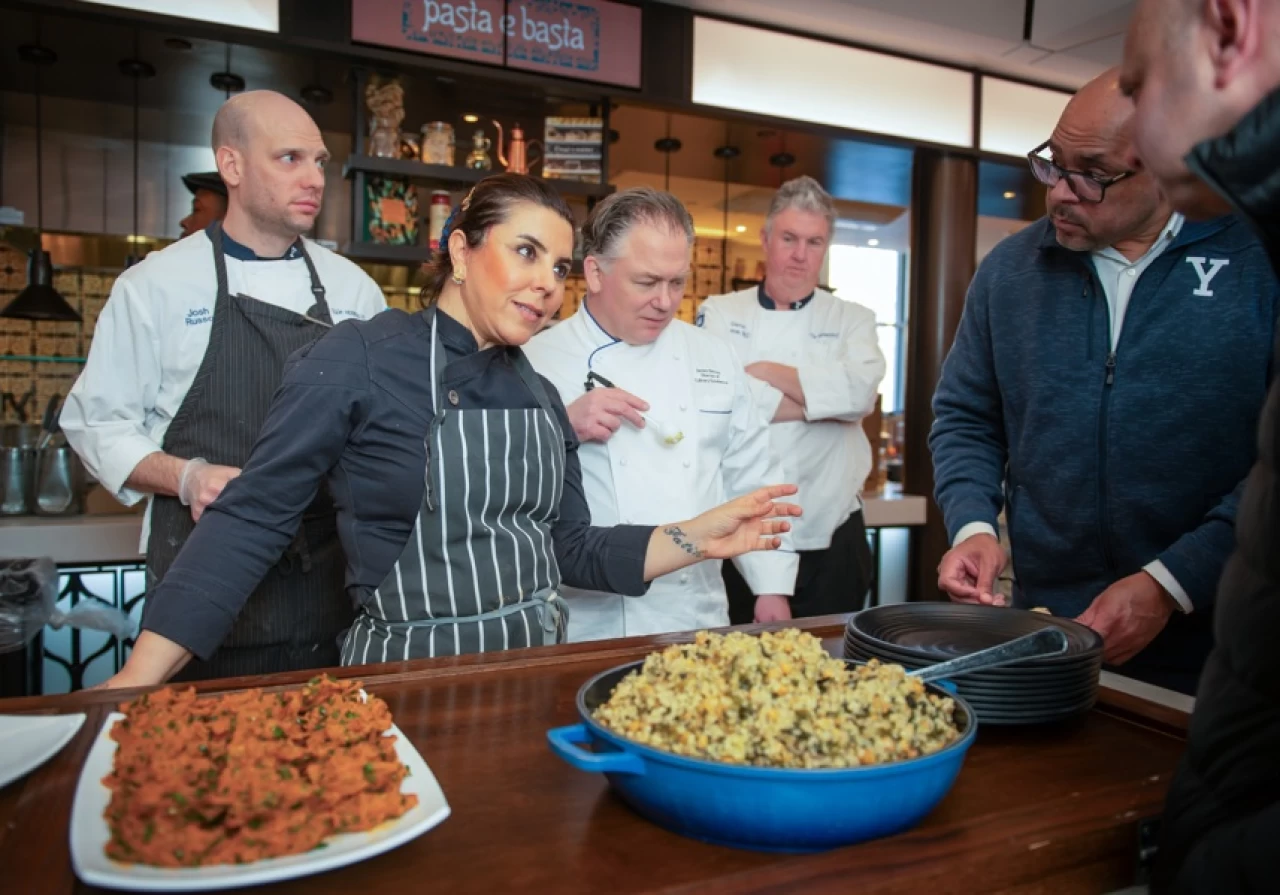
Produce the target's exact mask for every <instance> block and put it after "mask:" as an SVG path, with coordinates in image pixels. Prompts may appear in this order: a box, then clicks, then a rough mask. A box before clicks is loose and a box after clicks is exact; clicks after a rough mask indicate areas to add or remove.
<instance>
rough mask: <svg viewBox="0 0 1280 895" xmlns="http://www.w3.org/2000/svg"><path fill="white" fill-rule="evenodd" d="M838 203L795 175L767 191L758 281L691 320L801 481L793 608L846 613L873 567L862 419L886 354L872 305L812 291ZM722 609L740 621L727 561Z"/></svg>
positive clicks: (740, 602) (742, 612) (788, 470)
mask: <svg viewBox="0 0 1280 895" xmlns="http://www.w3.org/2000/svg"><path fill="white" fill-rule="evenodd" d="M835 221H836V208H835V203H834V202H832V200H831V196H829V195H828V194H827V192H826V190H824V189H823V188H822V187H821V186H820V185H819V184H818V182H817V181H815V180H814V179H813V178H811V177H798V178H796V179H795V180H790V181H788V182H786V183H784V184H783V185H782V186H781V188H779V190H778V192H777V193H776V194H775V195H774V198H773V202H772V204H771V205H770V208H769V213H768V216H767V217H766V219H765V224H764V229H763V231H762V233H761V240H762V243H763V246H764V253H765V279H764V282H763V283H762V284H760V285H759V286H758V287H754V288H751V289H746V290H743V291H741V292H736V293H733V294H731V295H721V296H715V297H712V298H708V299H707V300H706V301H705V302H703V303H702V306H701V308H699V311H698V325H699V326H701V327H702V328H704V329H705V330H706V331H707V332H710V333H712V334H714V335H717V336H720V337H721V338H723V339H724V340H725V341H727V342H728V343H729V344H730V345H731V346H732V347H733V349H734V351H735V352H736V353H737V355H738V358H739V359H740V360H741V362H742V363H743V364H745V365H746V371H747V373H748V374H749V376H750V377H751V379H752V383H753V385H752V390H753V393H754V395H755V397H756V400H757V406H758V408H759V409H760V411H761V413H762V414H763V415H764V416H765V417H766V418H767V419H769V420H771V421H772V423H773V425H772V426H771V427H770V429H771V432H770V436H771V438H772V440H773V445H774V449H775V450H776V451H777V453H778V455H779V456H780V457H781V458H782V463H783V469H784V471H785V475H784V477H783V479H782V480H785V481H788V482H794V483H796V484H797V485H799V487H800V492H799V494H798V496H797V497H796V502H797V503H799V504H800V506H801V507H803V509H804V517H803V518H801V519H798V520H796V523H795V525H794V526H793V529H792V542H791V546H792V547H793V548H794V549H795V550H797V551H799V552H800V572H799V576H798V578H797V581H796V593H795V595H794V596H793V598H792V600H791V611H792V614H793V616H794V617H796V618H803V617H809V616H815V615H831V614H835V613H843V612H851V611H853V610H856V609H859V608H861V606H862V601H863V598H864V596H865V595H866V592H867V589H868V587H869V586H870V584H871V578H872V575H873V569H872V558H871V551H870V549H869V548H868V547H867V535H866V525H865V522H864V520H863V518H862V500H861V498H860V496H859V493H860V492H861V490H862V486H863V483H864V482H865V481H866V478H867V473H869V472H870V471H871V446H870V444H869V443H868V441H867V436H866V434H865V433H864V432H863V431H862V425H861V423H862V418H863V417H865V416H866V415H867V414H869V413H871V411H873V410H874V409H875V404H876V394H877V392H878V391H879V388H880V380H882V379H883V378H884V373H885V361H884V355H883V354H882V353H881V351H880V345H879V342H878V340H877V338H876V318H875V314H874V313H872V312H871V311H870V310H868V309H867V308H864V307H863V306H862V305H859V304H856V303H854V302H852V301H845V300H842V299H838V298H836V297H835V296H833V295H832V294H831V293H830V292H827V291H825V290H822V289H819V288H818V281H819V278H820V276H821V273H822V265H823V261H824V260H825V258H826V255H827V249H828V247H829V245H830V244H831V234H832V230H833V228H834V227H835ZM725 579H726V584H727V585H728V589H729V605H730V617H731V618H732V619H733V621H734V622H735V623H738V622H741V621H749V620H750V617H749V616H750V613H751V611H752V597H751V592H750V588H749V584H750V582H744V581H743V580H742V579H741V577H740V576H737V575H736V574H735V573H734V570H733V569H732V568H730V567H728V566H726V567H725Z"/></svg>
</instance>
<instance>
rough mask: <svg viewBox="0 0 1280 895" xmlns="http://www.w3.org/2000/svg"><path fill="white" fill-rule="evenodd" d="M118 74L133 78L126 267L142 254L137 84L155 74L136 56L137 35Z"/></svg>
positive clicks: (130, 265) (135, 262)
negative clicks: (130, 205)
mask: <svg viewBox="0 0 1280 895" xmlns="http://www.w3.org/2000/svg"><path fill="white" fill-rule="evenodd" d="M119 69H120V74H122V75H124V76H125V77H127V78H132V79H133V229H132V230H130V231H129V232H130V234H131V237H132V240H133V241H132V243H131V245H132V247H131V248H130V249H129V257H128V258H126V259H125V262H124V266H125V267H126V268H128V267H133V265H135V264H137V263H138V262H139V261H141V260H142V256H141V255H139V254H137V251H138V242H137V240H138V238H139V235H140V234H139V230H138V143H139V140H140V137H139V133H138V108H139V99H138V85H139V82H140V81H142V79H143V78H154V77H155V75H156V70H155V66H153V65H152V64H151V63H150V62H144V61H142V60H141V59H139V58H138V35H137V32H134V35H133V58H132V59H121V60H120V62H119Z"/></svg>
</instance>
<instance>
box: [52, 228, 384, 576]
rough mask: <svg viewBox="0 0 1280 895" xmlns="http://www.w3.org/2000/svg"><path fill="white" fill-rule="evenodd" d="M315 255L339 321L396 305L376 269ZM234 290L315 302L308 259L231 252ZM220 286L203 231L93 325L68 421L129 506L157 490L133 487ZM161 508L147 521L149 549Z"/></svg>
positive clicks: (155, 259)
mask: <svg viewBox="0 0 1280 895" xmlns="http://www.w3.org/2000/svg"><path fill="white" fill-rule="evenodd" d="M306 248H307V254H308V255H309V256H310V258H311V261H312V263H313V264H315V266H316V273H317V274H319V276H320V282H321V283H322V284H323V285H324V287H325V301H326V302H328V304H329V313H330V314H331V316H332V317H333V322H334V323H339V322H341V321H343V320H346V319H348V318H352V317H354V318H357V319H360V320H367V319H368V318H369V317H372V316H373V315H374V314H377V313H378V312H379V311H382V310H385V309H386V306H387V304H386V298H385V297H384V296H383V294H382V290H381V289H380V288H379V287H378V284H377V283H375V282H374V281H373V280H372V279H371V278H370V277H369V275H368V274H366V273H365V272H364V271H363V270H361V269H360V268H359V267H357V266H356V265H355V264H353V263H351V262H350V261H348V260H347V259H346V258H343V257H341V256H340V255H336V254H334V253H333V252H331V251H329V250H328V249H326V248H323V247H322V246H319V245H317V244H316V243H314V242H311V241H310V240H307V242H306ZM226 261H227V285H228V288H229V290H230V292H231V293H232V294H233V295H235V294H237V293H238V294H242V295H248V296H252V297H253V298H256V299H258V300H259V301H262V302H266V303H268V304H273V305H277V306H279V307H282V308H288V309H289V310H291V311H296V312H298V313H299V314H305V313H306V312H307V311H308V310H310V309H311V307H312V306H313V305H314V304H315V296H314V295H313V294H312V293H311V280H310V277H309V276H308V275H307V267H306V262H305V261H304V260H303V259H302V258H301V257H300V256H299V257H297V258H291V259H288V260H273V261H264V260H255V261H240V260H237V259H235V258H232V257H231V256H230V255H227V256H226ZM217 292H218V284H217V276H216V274H215V272H214V267H213V244H212V243H211V242H210V240H209V237H208V235H207V234H206V233H204V232H200V233H194V234H192V235H191V236H188V237H187V238H185V239H181V240H179V241H178V242H175V243H174V244H173V245H171V246H168V247H166V248H164V249H162V250H161V251H158V252H152V253H151V254H149V255H147V257H146V258H145V259H143V261H142V262H141V263H140V264H137V265H135V266H134V267H131V268H130V269H128V270H126V271H125V272H124V273H122V274H121V275H120V276H119V278H118V279H117V280H116V282H115V286H113V287H112V289H111V296H110V298H108V299H107V303H106V305H105V306H104V307H103V309H102V314H101V315H100V316H99V317H98V324H97V326H96V327H95V329H94V332H93V343H92V346H91V347H90V350H89V358H88V361H87V363H86V364H85V366H84V370H83V371H82V372H81V374H80V378H79V379H77V380H76V383H75V385H74V386H72V388H71V391H70V393H69V394H68V395H67V399H66V403H65V405H64V406H63V409H62V415H61V418H60V422H61V424H62V429H63V431H64V432H66V435H67V441H68V442H70V444H71V446H72V448H74V449H75V451H76V453H77V454H79V455H80V458H81V459H82V460H83V461H84V464H85V466H86V467H87V468H88V469H89V471H90V472H91V473H93V475H94V476H95V477H96V478H97V479H98V481H99V482H101V483H102V485H103V487H104V488H106V489H107V490H108V491H110V492H111V493H112V494H114V495H115V497H116V499H117V500H119V501H120V502H121V503H123V504H125V505H126V506H132V505H133V504H135V503H137V502H138V501H139V500H142V499H143V498H144V497H148V495H146V494H144V493H142V492H140V491H135V490H133V489H132V488H127V487H125V480H126V479H127V478H128V477H129V475H130V473H132V472H133V470H134V467H136V466H137V465H138V463H139V462H141V460H142V459H143V458H144V457H146V456H148V455H149V454H153V453H155V452H156V451H159V450H162V445H163V443H164V435H165V432H166V431H167V430H168V428H169V424H170V423H172V422H173V418H174V416H175V415H176V414H177V412H178V408H179V407H181V406H182V401H183V399H184V398H186V396H187V390H188V389H190V388H191V383H192V382H193V381H194V380H195V377H196V372H197V371H198V370H199V368H200V364H201V362H202V361H203V360H204V354H205V349H206V348H208V346H209V331H210V328H211V327H212V324H213V306H214V298H215V296H216V295H217ZM150 519H151V507H150V504H148V507H147V515H146V518H145V519H144V521H143V525H142V544H141V547H140V549H141V550H142V551H144V552H145V551H146V548H147V537H148V535H149V533H150Z"/></svg>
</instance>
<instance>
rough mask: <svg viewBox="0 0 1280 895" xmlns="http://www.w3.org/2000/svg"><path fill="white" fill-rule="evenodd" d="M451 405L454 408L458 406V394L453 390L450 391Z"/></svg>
mask: <svg viewBox="0 0 1280 895" xmlns="http://www.w3.org/2000/svg"><path fill="white" fill-rule="evenodd" d="M449 403H450V404H452V405H453V406H454V407H457V406H458V393H457V392H456V391H454V390H453V389H449Z"/></svg>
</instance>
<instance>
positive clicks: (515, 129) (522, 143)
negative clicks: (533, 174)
mask: <svg viewBox="0 0 1280 895" xmlns="http://www.w3.org/2000/svg"><path fill="white" fill-rule="evenodd" d="M493 126H494V127H496V128H497V129H498V161H500V162H502V166H503V167H504V168H506V169H507V171H508V172H509V173H511V174H528V173H529V166H530V165H532V164H535V163H537V162H539V161H541V160H542V152H541V144H539V143H538V141H537V140H529V141H526V140H525V138H524V130H523V129H522V128H521V127H520V125H518V124H513V125H512V126H511V145H510V147H508V149H507V154H506V155H504V154H503V152H502V144H503V143H504V142H506V140H505V138H504V136H503V133H502V123H501V122H500V121H498V120H497V119H494V122H493ZM535 145H537V146H538V147H539V152H538V155H537V156H536V157H535V158H529V157H528V153H529V152H530V150H532V148H533V147H534V146H535Z"/></svg>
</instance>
